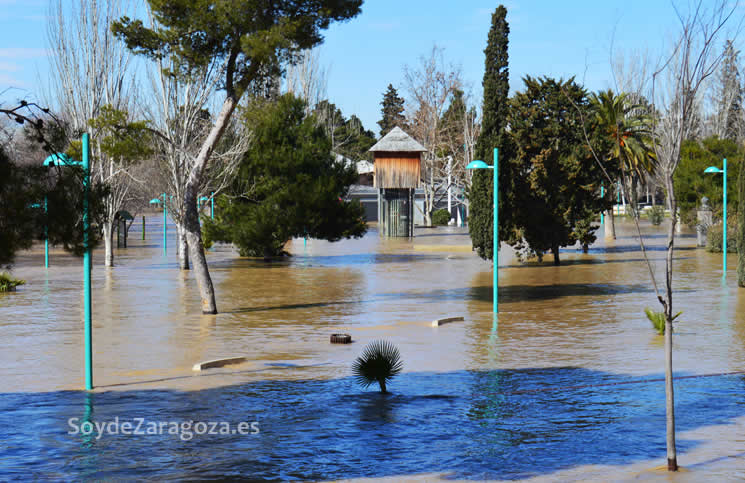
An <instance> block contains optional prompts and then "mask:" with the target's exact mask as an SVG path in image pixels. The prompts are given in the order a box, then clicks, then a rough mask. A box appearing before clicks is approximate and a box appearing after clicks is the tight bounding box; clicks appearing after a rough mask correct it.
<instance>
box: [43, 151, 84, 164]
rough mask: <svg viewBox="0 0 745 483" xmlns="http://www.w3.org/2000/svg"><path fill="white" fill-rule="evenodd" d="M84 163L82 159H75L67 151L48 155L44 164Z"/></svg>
mask: <svg viewBox="0 0 745 483" xmlns="http://www.w3.org/2000/svg"><path fill="white" fill-rule="evenodd" d="M80 164H83V163H81V162H80V161H75V160H74V159H72V158H71V157H70V156H68V155H67V154H65V153H54V154H50V155H49V156H47V159H45V160H44V166H72V165H80Z"/></svg>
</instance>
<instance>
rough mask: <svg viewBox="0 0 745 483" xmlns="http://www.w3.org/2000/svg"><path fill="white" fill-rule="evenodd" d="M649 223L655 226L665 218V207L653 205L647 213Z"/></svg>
mask: <svg viewBox="0 0 745 483" xmlns="http://www.w3.org/2000/svg"><path fill="white" fill-rule="evenodd" d="M647 216H648V217H649V221H650V223H652V224H653V225H655V226H657V225H660V224H661V223H662V220H663V219H664V218H665V208H664V207H663V206H661V205H654V206H653V207H652V208H651V209H650V210H649V212H648V213H647Z"/></svg>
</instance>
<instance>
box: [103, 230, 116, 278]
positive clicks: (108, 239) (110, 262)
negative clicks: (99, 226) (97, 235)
mask: <svg viewBox="0 0 745 483" xmlns="http://www.w3.org/2000/svg"><path fill="white" fill-rule="evenodd" d="M103 244H104V260H105V262H104V264H105V266H107V267H113V266H114V226H113V224H112V223H111V222H109V221H107V222H105V223H104V224H103Z"/></svg>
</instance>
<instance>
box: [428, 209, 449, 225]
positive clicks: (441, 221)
mask: <svg viewBox="0 0 745 483" xmlns="http://www.w3.org/2000/svg"><path fill="white" fill-rule="evenodd" d="M449 221H450V213H449V212H448V210H436V211H434V212H433V213H432V224H433V225H436V226H442V225H447V224H448V222H449Z"/></svg>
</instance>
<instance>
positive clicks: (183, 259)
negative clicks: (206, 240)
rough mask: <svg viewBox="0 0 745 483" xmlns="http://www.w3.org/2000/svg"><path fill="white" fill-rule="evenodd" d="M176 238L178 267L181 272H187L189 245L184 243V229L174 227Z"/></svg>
mask: <svg viewBox="0 0 745 483" xmlns="http://www.w3.org/2000/svg"><path fill="white" fill-rule="evenodd" d="M176 233H177V235H176V236H177V237H178V266H179V268H180V269H181V270H189V244H188V243H187V242H186V229H185V228H184V227H183V226H182V225H176Z"/></svg>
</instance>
